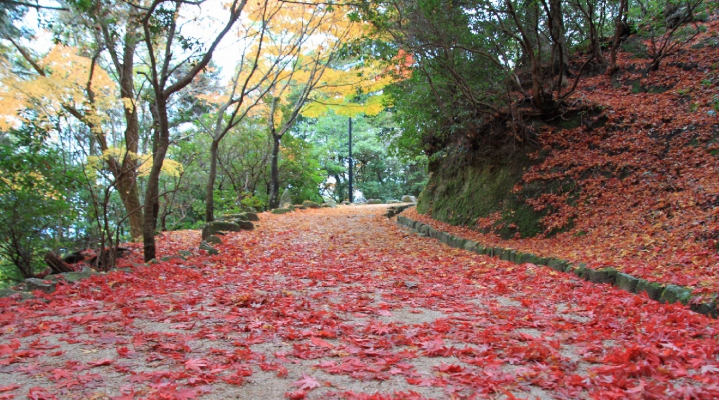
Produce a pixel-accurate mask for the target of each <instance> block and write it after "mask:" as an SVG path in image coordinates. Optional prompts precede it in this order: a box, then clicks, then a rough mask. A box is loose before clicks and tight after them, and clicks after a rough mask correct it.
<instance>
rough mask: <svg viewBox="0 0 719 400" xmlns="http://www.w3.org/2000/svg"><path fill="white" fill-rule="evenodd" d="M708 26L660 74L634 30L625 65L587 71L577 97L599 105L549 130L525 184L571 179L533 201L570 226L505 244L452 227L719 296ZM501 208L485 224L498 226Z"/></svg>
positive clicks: (717, 87)
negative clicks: (610, 72)
mask: <svg viewBox="0 0 719 400" xmlns="http://www.w3.org/2000/svg"><path fill="white" fill-rule="evenodd" d="M699 25H701V26H703V27H704V28H705V31H704V32H703V33H701V34H700V35H698V36H697V37H696V38H694V39H693V40H692V41H691V42H689V43H686V44H684V45H683V46H681V47H680V48H679V49H680V50H679V51H678V52H677V53H676V54H674V55H672V56H670V57H668V58H667V59H666V60H664V62H663V63H662V67H661V68H660V70H659V71H651V72H647V71H646V69H645V67H646V65H647V64H648V63H649V60H647V59H643V58H641V57H642V53H646V52H645V51H644V50H643V49H645V45H646V42H643V41H642V39H641V38H639V37H638V36H637V35H633V36H631V37H630V38H629V39H628V41H627V42H626V43H624V44H623V45H622V46H623V47H622V49H623V51H622V52H621V53H620V58H619V66H620V67H621V72H620V73H619V74H618V75H615V76H612V77H610V76H606V75H603V74H599V75H595V76H588V77H585V78H582V79H581V81H580V84H579V86H578V90H577V92H576V93H575V95H574V100H576V101H577V102H578V103H584V104H589V105H593V106H594V108H595V110H601V111H598V113H599V114H598V115H592V114H591V113H589V114H588V115H585V116H582V118H581V120H577V121H574V122H577V124H580V125H581V126H578V127H576V128H574V129H563V130H562V129H559V128H551V127H550V128H546V129H544V130H543V131H542V132H541V134H540V138H539V141H540V144H541V147H542V153H543V154H545V155H546V158H544V159H543V161H542V162H541V163H540V164H539V165H537V166H535V167H533V168H531V169H529V170H527V172H526V173H525V175H524V182H526V183H530V182H537V181H539V182H545V183H547V186H548V187H549V186H550V185H549V183H550V182H554V183H556V182H564V183H568V184H567V185H566V186H564V191H563V189H562V188H560V189H557V190H556V191H554V192H552V193H546V194H544V195H542V196H540V197H539V198H537V199H530V201H529V202H530V204H531V205H532V206H533V207H534V209H535V210H537V211H547V210H549V211H550V212H549V213H548V215H547V216H546V217H544V219H543V221H542V222H543V223H544V226H545V227H546V228H547V232H549V231H552V230H554V231H556V230H557V229H560V228H564V229H565V230H566V231H565V232H562V233H559V234H557V235H555V236H549V237H548V238H534V239H521V240H508V241H501V240H500V239H499V238H498V237H496V236H494V235H479V234H476V233H473V232H471V231H461V230H459V229H457V228H452V227H448V226H445V225H440V226H442V230H444V231H448V232H453V233H455V234H457V235H459V236H463V237H466V238H474V239H473V240H477V241H479V242H481V243H483V244H486V245H497V246H501V247H505V248H515V249H517V250H519V251H523V252H531V253H534V254H537V255H542V256H551V257H557V258H562V259H566V260H569V261H572V262H574V263H581V262H585V263H587V264H588V266H589V267H592V268H598V267H609V266H611V267H615V268H617V269H619V270H621V271H622V272H626V273H629V274H631V275H634V276H637V277H641V278H645V279H647V280H650V281H656V282H662V283H673V284H677V285H683V286H689V287H692V288H694V289H695V293H702V294H715V293H719V269H717V266H718V265H719V64H717V60H719V45H717V38H716V35H717V32H719V19H718V18H717V16H716V15H714V16H712V17H711V18H710V21H708V22H706V23H700V24H699ZM560 119H562V120H564V119H566V118H565V117H564V116H563V117H561V118H560ZM564 122H567V121H564ZM569 123H571V121H569ZM538 154H539V153H537V155H538ZM520 186H521V185H518V189H519V188H520ZM478 195H481V194H478ZM408 216H410V217H411V215H408ZM499 217H500V215H497V216H496V218H494V219H493V218H491V216H490V218H483V219H481V220H480V221H481V223H482V226H484V227H486V226H491V225H492V223H495V222H497V219H498V218H499ZM412 218H413V219H419V220H421V221H422V222H424V223H429V224H435V223H433V222H432V221H431V220H430V219H423V218H421V217H417V216H416V215H415V217H412ZM435 225H436V224H435ZM471 228H475V227H471Z"/></svg>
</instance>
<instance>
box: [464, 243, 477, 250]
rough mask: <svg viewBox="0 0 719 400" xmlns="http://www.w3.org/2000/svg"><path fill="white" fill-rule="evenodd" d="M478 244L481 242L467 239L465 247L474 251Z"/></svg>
mask: <svg viewBox="0 0 719 400" xmlns="http://www.w3.org/2000/svg"><path fill="white" fill-rule="evenodd" d="M477 246H479V243H477V242H475V241H473V240H467V241H466V242H465V243H464V249H465V250H467V251H474V249H476V248H477Z"/></svg>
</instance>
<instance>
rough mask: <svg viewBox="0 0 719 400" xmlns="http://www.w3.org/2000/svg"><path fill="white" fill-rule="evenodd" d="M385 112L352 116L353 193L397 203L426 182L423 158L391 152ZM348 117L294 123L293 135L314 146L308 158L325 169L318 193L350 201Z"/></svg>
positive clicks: (390, 129) (391, 129)
mask: <svg viewBox="0 0 719 400" xmlns="http://www.w3.org/2000/svg"><path fill="white" fill-rule="evenodd" d="M391 117H392V116H391V115H390V114H389V113H382V114H379V115H378V116H375V117H366V116H363V115H358V116H356V117H353V118H352V159H353V166H354V170H353V174H354V189H355V190H357V191H359V192H361V193H362V195H363V196H364V198H378V199H383V200H390V199H399V198H400V197H401V196H403V195H405V194H410V195H417V194H419V192H420V191H421V190H422V188H423V187H424V184H425V182H426V157H424V156H421V155H419V156H415V157H410V156H404V157H400V156H398V155H397V152H396V151H395V152H392V151H391V147H392V146H391V145H390V144H389V143H390V142H391V141H392V138H393V137H396V134H395V132H396V129H395V127H394V124H393V122H392V121H391ZM348 122H349V121H348V119H347V117H343V116H339V115H335V114H332V113H330V114H327V115H325V116H322V117H320V118H316V119H303V120H301V121H300V123H298V126H297V129H296V133H295V134H296V135H297V136H298V137H301V138H303V139H304V140H306V141H308V142H310V143H312V144H313V152H312V157H313V158H315V159H316V160H318V162H319V164H320V166H321V169H322V170H323V171H324V173H325V176H324V177H323V184H322V195H323V196H326V197H332V198H333V199H334V200H336V201H343V200H347V199H348V198H349V194H348V191H349V170H348V169H349V147H348V145H349V143H348V141H349V135H348V125H349V123H348Z"/></svg>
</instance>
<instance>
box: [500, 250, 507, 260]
mask: <svg viewBox="0 0 719 400" xmlns="http://www.w3.org/2000/svg"><path fill="white" fill-rule="evenodd" d="M509 253H510V250H509V249H502V251H501V252H500V253H499V259H500V260H505V261H509Z"/></svg>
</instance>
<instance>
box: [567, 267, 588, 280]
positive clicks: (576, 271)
mask: <svg viewBox="0 0 719 400" xmlns="http://www.w3.org/2000/svg"><path fill="white" fill-rule="evenodd" d="M587 269H589V268H587V267H585V266H584V265H582V264H579V265H573V266H571V267H570V268H569V269H567V270H566V272H571V273H573V274H574V275H576V276H578V277H580V278H584V271H585V270H587Z"/></svg>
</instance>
